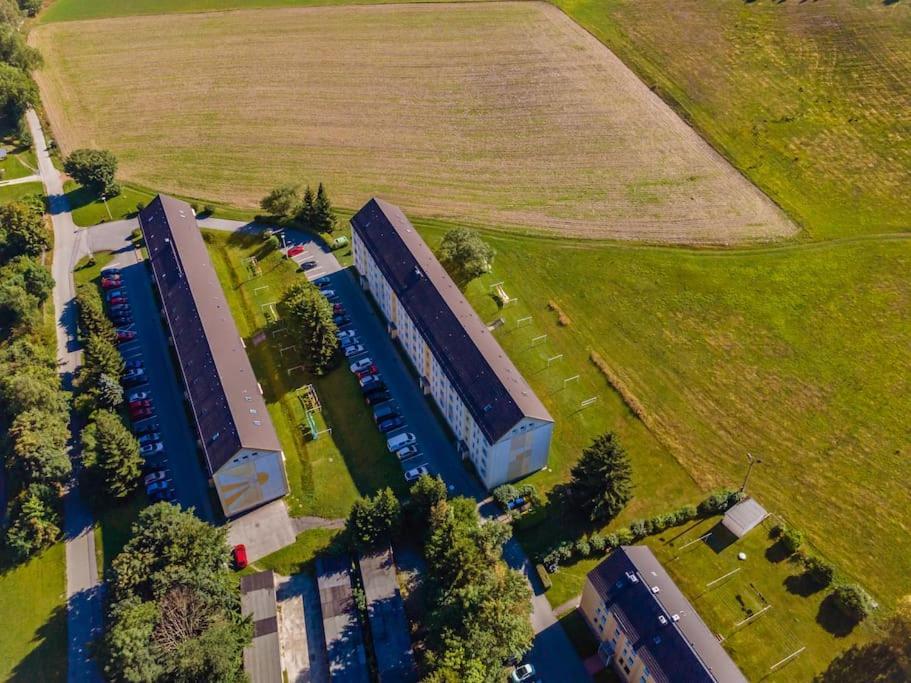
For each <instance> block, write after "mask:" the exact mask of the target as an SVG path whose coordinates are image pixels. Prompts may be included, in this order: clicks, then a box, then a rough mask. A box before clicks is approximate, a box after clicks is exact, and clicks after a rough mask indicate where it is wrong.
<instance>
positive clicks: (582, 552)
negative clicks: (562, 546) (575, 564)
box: [575, 538, 592, 557]
mask: <svg viewBox="0 0 911 683" xmlns="http://www.w3.org/2000/svg"><path fill="white" fill-rule="evenodd" d="M575 550H576V554H577V555H578V556H579V557H588V556H589V555H591V554H592V546H591V544H590V543H589V542H588V539H586V538H580V539H578V540H577V541H576V547H575Z"/></svg>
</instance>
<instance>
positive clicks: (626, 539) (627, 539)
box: [614, 529, 636, 547]
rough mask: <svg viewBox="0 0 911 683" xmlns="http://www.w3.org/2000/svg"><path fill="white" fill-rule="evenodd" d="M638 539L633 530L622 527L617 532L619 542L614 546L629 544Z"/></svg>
mask: <svg viewBox="0 0 911 683" xmlns="http://www.w3.org/2000/svg"><path fill="white" fill-rule="evenodd" d="M635 540H636V537H635V536H634V535H633V532H632V531H630V530H629V529H620V530H619V531H618V532H617V543H616V545H615V546H614V547H617V546H621V545H629V544H630V543H632V542H633V541H635Z"/></svg>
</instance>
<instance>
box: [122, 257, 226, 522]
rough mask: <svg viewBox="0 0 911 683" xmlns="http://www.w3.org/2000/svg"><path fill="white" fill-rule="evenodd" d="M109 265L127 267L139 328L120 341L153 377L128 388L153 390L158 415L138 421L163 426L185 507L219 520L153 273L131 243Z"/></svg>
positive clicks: (125, 274) (177, 489)
mask: <svg viewBox="0 0 911 683" xmlns="http://www.w3.org/2000/svg"><path fill="white" fill-rule="evenodd" d="M109 267H112V268H113V267H118V268H120V269H121V274H122V276H123V283H124V289H126V292H127V296H129V298H130V308H131V309H132V312H133V320H134V323H133V325H131V326H130V328H131V329H133V330H135V332H136V339H134V340H133V341H131V342H126V343H124V344H121V345H120V352H121V355H123V357H124V359H126V360H134V359H140V360H142V361H143V363H144V366H145V372H146V376H147V377H148V379H149V381H148V384H146V385H144V386H141V387H135V388H132V387H131V388H127V389H126V391H125V392H124V393H125V394H126V395H129V394H131V393H132V392H134V391H145V392H149V393H151V395H152V401H153V402H154V408H155V416H154V417H151V418H149V419H147V420H141V421H140V422H138V423H137V424H139V425H147V424H152V423H157V424H158V425H159V427H160V429H159V432H160V433H161V440H162V443H163V444H164V447H165V455H166V458H167V462H168V469H169V470H170V472H171V478H172V480H173V482H174V490H175V492H176V493H177V499H178V502H179V503H180V504H181V506H182V507H184V508H193V509H194V510H195V511H196V514H197V515H198V516H199V517H200V518H201V519H204V520H206V521H208V522H213V521H215V520H216V516H215V515H214V513H213V510H212V504H211V502H210V499H209V495H208V476H207V475H206V473H205V470H204V469H203V466H202V464H201V463H200V456H199V455H198V454H197V449H196V436H195V431H194V428H193V427H192V426H191V425H190V421H189V419H188V416H187V412H186V410H185V409H184V406H185V403H184V399H183V387H182V385H181V384H180V379H179V376H178V374H177V369H176V367H175V366H174V364H173V362H172V360H171V355H170V353H169V345H168V338H167V334H166V332H165V326H164V322H163V321H162V319H161V316H160V315H159V308H158V306H157V304H156V301H155V298H154V295H153V290H152V281H151V273H150V272H149V269H148V267H147V266H146V264H145V263H142V262H138V260H137V257H136V251H135V250H134V249H133V248H132V247H131V246H129V245H127V246H126V247H121V249H120V250H118V251H116V252H115V253H114V258H113V260H112V261H111V264H110V266H109Z"/></svg>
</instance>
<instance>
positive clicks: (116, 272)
mask: <svg viewBox="0 0 911 683" xmlns="http://www.w3.org/2000/svg"><path fill="white" fill-rule="evenodd" d="M101 277H120V268H104V269H103V270H102V271H101Z"/></svg>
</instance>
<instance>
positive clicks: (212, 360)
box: [139, 194, 281, 474]
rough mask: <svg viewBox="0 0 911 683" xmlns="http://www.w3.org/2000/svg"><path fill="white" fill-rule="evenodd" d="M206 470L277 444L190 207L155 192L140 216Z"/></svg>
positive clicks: (278, 445)
mask: <svg viewBox="0 0 911 683" xmlns="http://www.w3.org/2000/svg"><path fill="white" fill-rule="evenodd" d="M139 225H140V227H141V228H142V233H143V237H144V238H145V243H146V247H147V248H148V250H149V261H150V262H151V264H152V270H153V272H154V275H155V281H156V283H157V285H158V291H159V292H160V294H161V298H162V301H163V303H164V308H165V312H166V313H167V318H168V324H169V326H170V328H171V336H172V337H173V339H174V344H175V346H176V348H177V354H178V356H179V358H180V365H181V370H182V372H183V376H184V382H185V384H186V389H187V393H188V395H189V397H190V403H191V405H192V406H193V412H194V415H195V417H196V423H197V427H198V430H199V432H200V435H199V436H200V440H201V441H202V444H203V451H204V452H205V455H206V462H207V464H208V468H209V472H210V473H211V474H214V473H215V472H216V471H217V470H218V469H220V468H221V467H222V465H224V464H225V463H226V462H228V461H229V460H230V459H231V458H232V457H234V455H235V454H236V453H237V451H239V450H240V449H242V448H252V449H257V450H265V451H280V450H281V444H280V443H279V441H278V436H277V435H276V434H275V429H274V428H273V426H272V420H271V419H270V418H269V412H268V410H267V409H266V404H265V401H263V398H262V395H261V394H260V390H259V384H258V383H257V381H256V376H255V375H254V374H253V368H252V366H251V365H250V360H249V359H248V358H247V353H246V351H245V349H244V344H243V342H242V341H241V338H240V334H239V333H238V331H237V327H236V325H235V324H234V319H233V318H232V316H231V310H230V308H229V307H228V302H227V300H226V299H225V294H224V291H222V288H221V284H220V283H219V281H218V275H217V274H216V273H215V268H214V267H213V266H212V262H211V260H210V259H209V253H208V250H207V249H206V245H205V242H204V241H203V238H202V234H201V233H200V232H199V228H198V226H197V225H196V216H195V214H194V213H193V209H192V208H191V207H190V205H189V204H187V203H186V202H184V201H180V200H179V199H174V198H173V197H168V196H167V195H161V194H160V195H158V196H157V197H156V198H155V199H153V200H152V201H151V202H150V203H149V205H148V206H146V207H145V208H144V209H143V210H142V211H141V212H140V213H139Z"/></svg>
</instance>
